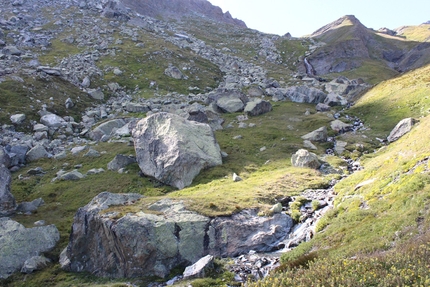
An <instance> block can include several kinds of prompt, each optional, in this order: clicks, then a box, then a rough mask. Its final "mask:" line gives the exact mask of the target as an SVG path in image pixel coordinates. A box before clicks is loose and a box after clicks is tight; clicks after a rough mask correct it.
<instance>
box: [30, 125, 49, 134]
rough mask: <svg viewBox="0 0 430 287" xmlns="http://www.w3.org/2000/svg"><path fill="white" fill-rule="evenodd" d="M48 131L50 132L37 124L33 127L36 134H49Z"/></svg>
mask: <svg viewBox="0 0 430 287" xmlns="http://www.w3.org/2000/svg"><path fill="white" fill-rule="evenodd" d="M48 130H49V128H48V127H47V126H45V125H43V124H35V125H34V126H33V131H34V132H47V131H48Z"/></svg>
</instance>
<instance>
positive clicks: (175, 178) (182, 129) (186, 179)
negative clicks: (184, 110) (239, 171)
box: [132, 113, 222, 189]
mask: <svg viewBox="0 0 430 287" xmlns="http://www.w3.org/2000/svg"><path fill="white" fill-rule="evenodd" d="M132 135H133V139H134V145H135V150H136V157H137V162H138V164H139V167H140V169H141V170H142V172H143V173H144V174H145V175H148V176H151V177H154V178H156V179H157V180H159V181H161V182H163V183H165V184H168V185H171V186H174V187H176V188H179V189H182V188H184V187H185V186H188V185H190V184H191V183H192V181H193V179H194V177H196V176H197V175H198V174H199V173H200V171H201V170H202V169H204V168H208V167H213V166H216V165H220V164H222V158H221V151H220V148H219V145H218V143H217V142H216V139H215V136H214V134H213V131H212V129H211V128H210V126H209V125H207V124H203V123H197V122H194V121H188V120H186V119H184V118H182V117H180V116H178V115H175V114H169V113H156V114H153V115H151V116H149V117H147V118H144V119H142V120H140V121H139V122H138V123H137V125H136V127H135V128H134V129H133V131H132Z"/></svg>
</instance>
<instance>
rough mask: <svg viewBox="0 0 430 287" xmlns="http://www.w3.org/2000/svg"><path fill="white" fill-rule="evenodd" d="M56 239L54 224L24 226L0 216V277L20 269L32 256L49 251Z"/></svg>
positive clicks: (58, 238) (58, 236) (57, 236)
mask: <svg viewBox="0 0 430 287" xmlns="http://www.w3.org/2000/svg"><path fill="white" fill-rule="evenodd" d="M58 240H60V233H59V232H58V230H57V228H56V227H55V225H48V226H39V227H34V228H25V227H24V226H23V225H21V224H19V223H18V222H16V221H13V220H12V219H10V218H8V217H3V218H0V246H1V248H0V279H4V278H7V277H9V276H10V275H11V274H12V273H14V272H16V271H20V270H21V268H23V267H24V266H25V265H27V264H25V263H26V261H27V260H29V259H31V258H33V257H34V256H39V255H41V254H42V253H44V252H49V251H51V250H52V249H53V248H54V247H55V245H56V244H57V242H58Z"/></svg>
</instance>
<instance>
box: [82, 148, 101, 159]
mask: <svg viewBox="0 0 430 287" xmlns="http://www.w3.org/2000/svg"><path fill="white" fill-rule="evenodd" d="M84 156H85V157H100V153H99V152H98V151H96V150H95V149H92V148H90V149H89V150H88V152H87V153H86V154H84Z"/></svg>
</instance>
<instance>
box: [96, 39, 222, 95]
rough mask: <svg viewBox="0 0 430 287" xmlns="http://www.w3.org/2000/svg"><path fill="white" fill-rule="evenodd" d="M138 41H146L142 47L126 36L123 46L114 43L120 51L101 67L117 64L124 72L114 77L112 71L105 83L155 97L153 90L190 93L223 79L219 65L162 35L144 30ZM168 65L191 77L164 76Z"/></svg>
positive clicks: (107, 59) (108, 73)
mask: <svg viewBox="0 0 430 287" xmlns="http://www.w3.org/2000/svg"><path fill="white" fill-rule="evenodd" d="M117 36H118V35H117ZM118 37H119V36H118ZM139 42H142V43H144V47H143V48H140V47H137V46H136V44H137V43H136V42H133V41H131V40H129V39H125V40H123V44H122V45H115V47H116V48H117V49H119V50H121V52H120V51H117V53H116V56H106V57H102V58H101V59H100V61H99V63H98V65H99V67H101V68H102V69H105V68H108V67H116V68H119V69H120V70H121V71H122V72H123V74H122V75H120V76H115V75H114V74H113V70H110V71H109V72H107V73H106V74H105V75H104V78H103V79H101V80H103V81H104V82H106V83H110V82H117V83H118V84H120V85H121V86H124V87H126V88H127V89H128V90H131V91H134V90H135V88H136V87H138V88H139V89H140V91H139V92H138V95H139V96H141V97H152V96H153V95H154V93H160V94H165V93H168V92H177V93H182V94H188V93H189V90H188V87H198V88H199V89H200V91H205V90H206V89H207V88H209V89H213V88H215V87H217V86H218V83H219V82H220V81H221V79H222V73H221V71H220V70H219V68H218V67H217V66H216V65H214V64H212V63H211V62H209V61H208V60H205V59H203V58H201V57H200V56H197V55H196V54H195V53H194V52H192V51H191V50H188V49H180V48H178V47H177V46H174V45H173V44H171V43H169V42H165V41H164V40H163V39H161V38H157V37H155V36H152V35H151V34H145V33H142V32H141V33H140V38H139ZM169 64H173V65H174V66H176V67H178V68H179V69H180V70H181V71H182V73H183V74H184V75H185V76H187V77H188V79H181V80H178V79H173V78H170V77H168V76H166V75H164V70H165V69H166V68H167V67H168V66H169ZM152 81H155V82H156V85H155V86H154V88H150V83H151V82H152Z"/></svg>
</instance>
